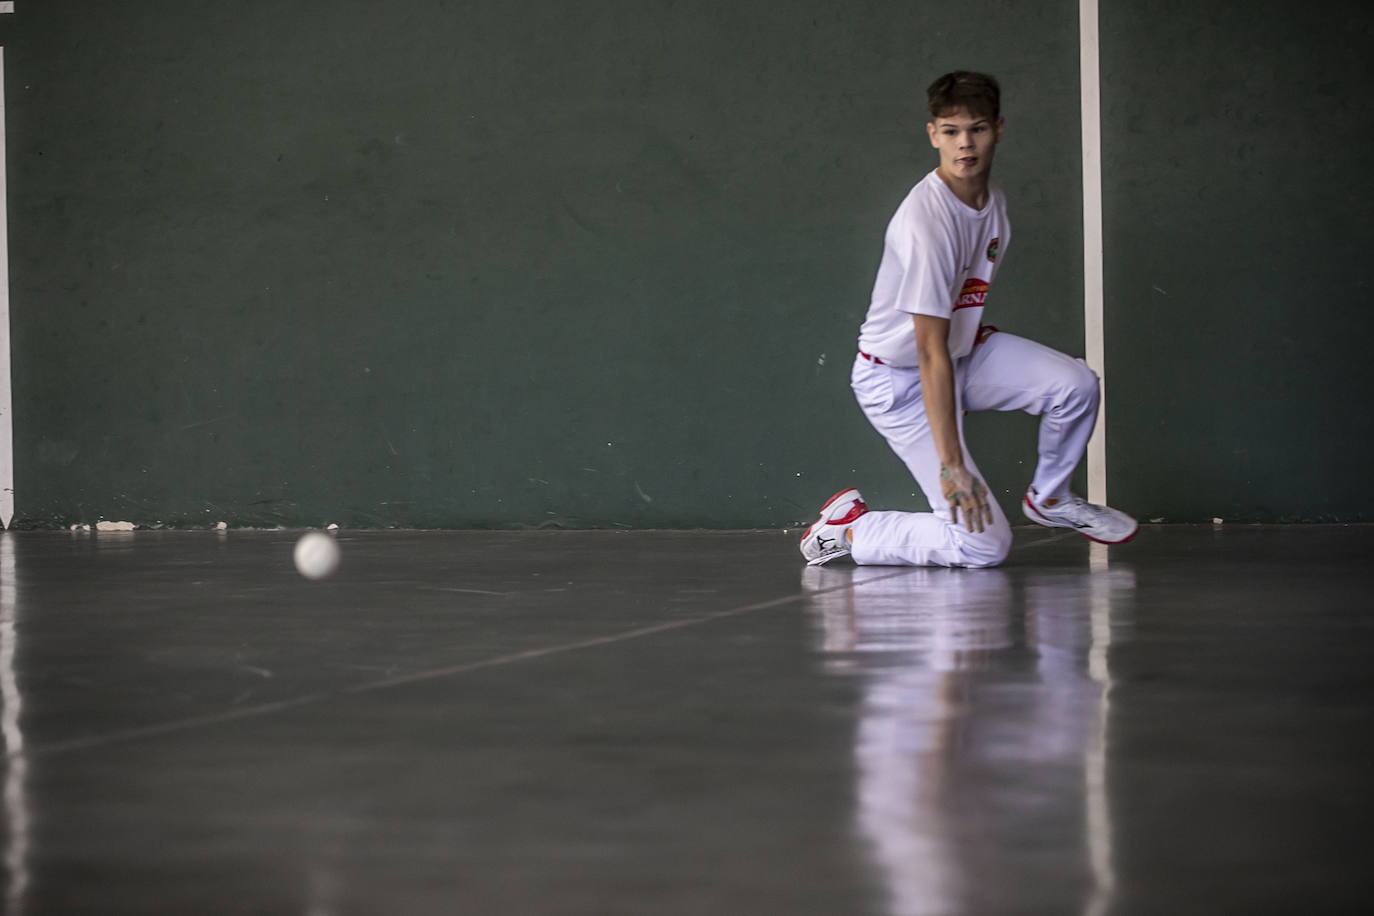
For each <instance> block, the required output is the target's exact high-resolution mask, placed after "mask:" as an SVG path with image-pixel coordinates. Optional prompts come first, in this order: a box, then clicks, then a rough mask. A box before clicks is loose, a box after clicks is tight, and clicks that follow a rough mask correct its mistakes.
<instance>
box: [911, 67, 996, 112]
mask: <svg viewBox="0 0 1374 916" xmlns="http://www.w3.org/2000/svg"><path fill="white" fill-rule="evenodd" d="M926 96H927V97H928V98H929V99H930V116H931V118H939V117H942V116H944V115H947V114H949V113H950V112H953V111H958V110H959V109H960V108H963V109H965V110H966V111H968V113H969V114H971V115H982V116H983V117H985V118H991V119H992V120H994V121H996V120H997V118H998V117H999V115H1000V114H1001V103H1002V88H1001V87H1000V86H998V85H997V80H995V79H993V78H992V77H990V76H988V75H987V74H986V73H970V72H969V71H967V70H955V71H954V72H953V73H946V74H945V75H944V76H942V77H940V78H939V79H937V80H936V81H935V82H933V83H931V84H930V88H929V89H927V90H926Z"/></svg>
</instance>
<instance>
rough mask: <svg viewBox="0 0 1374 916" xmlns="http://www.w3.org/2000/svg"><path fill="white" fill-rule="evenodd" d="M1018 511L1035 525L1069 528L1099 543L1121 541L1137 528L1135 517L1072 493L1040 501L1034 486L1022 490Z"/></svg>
mask: <svg viewBox="0 0 1374 916" xmlns="http://www.w3.org/2000/svg"><path fill="white" fill-rule="evenodd" d="M1021 511H1022V512H1024V513H1026V518H1028V519H1030V520H1031V521H1033V522H1035V523H1036V524H1037V525H1044V526H1045V527H1046V528H1072V529H1074V530H1075V531H1077V532H1078V533H1079V534H1081V535H1083V536H1084V537H1085V538H1088V539H1089V540H1091V541H1097V542H1098V543H1099V544H1124V543H1126V542H1127V541H1129V540H1130V539H1131V538H1133V537H1135V534H1136V532H1137V531H1138V530H1140V525H1139V524H1138V523H1137V522H1136V520H1135V519H1133V518H1131V517H1130V516H1129V515H1127V514H1126V513H1125V512H1119V511H1117V510H1116V509H1113V508H1112V507H1110V506H1099V505H1097V504H1096V503H1090V502H1088V501H1087V500H1086V499H1084V498H1083V497H1081V496H1075V495H1074V494H1072V493H1070V494H1069V495H1068V496H1067V497H1065V498H1064V499H1047V500H1045V501H1044V502H1040V501H1039V499H1038V494H1037V493H1036V492H1035V487H1031V488H1030V489H1029V490H1027V491H1026V498H1025V499H1023V500H1021Z"/></svg>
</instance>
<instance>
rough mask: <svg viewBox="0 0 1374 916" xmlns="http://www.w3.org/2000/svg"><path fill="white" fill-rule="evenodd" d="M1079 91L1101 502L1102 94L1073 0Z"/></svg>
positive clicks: (1093, 442) (1093, 43) (1093, 11)
mask: <svg viewBox="0 0 1374 916" xmlns="http://www.w3.org/2000/svg"><path fill="white" fill-rule="evenodd" d="M1078 33H1079V48H1080V54H1079V90H1080V95H1081V102H1082V121H1083V334H1084V337H1085V338H1086V341H1085V342H1086V344H1087V347H1086V354H1087V360H1088V365H1089V366H1091V367H1092V369H1093V371H1094V372H1096V373H1097V374H1098V376H1100V377H1101V379H1102V406H1101V407H1100V408H1099V410H1098V415H1097V428H1096V429H1095V430H1094V431H1093V436H1092V439H1090V440H1089V441H1088V501H1089V502H1094V503H1102V504H1104V505H1105V504H1106V502H1107V366H1106V345H1105V339H1104V338H1105V334H1104V330H1103V321H1102V302H1103V291H1102V287H1103V280H1102V89H1101V72H1100V68H1099V56H1098V30H1097V0H1079V2H1078Z"/></svg>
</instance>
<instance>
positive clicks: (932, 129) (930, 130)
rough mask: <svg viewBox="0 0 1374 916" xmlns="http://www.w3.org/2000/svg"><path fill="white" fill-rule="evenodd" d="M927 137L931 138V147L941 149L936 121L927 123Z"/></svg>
mask: <svg viewBox="0 0 1374 916" xmlns="http://www.w3.org/2000/svg"><path fill="white" fill-rule="evenodd" d="M926 136H928V137H930V145H931V146H933V147H934V148H935V149H939V148H940V144H938V143H936V142H935V122H934V121H927V122H926ZM998 136H999V137H1000V136H1001V135H1000V134H999V135H998Z"/></svg>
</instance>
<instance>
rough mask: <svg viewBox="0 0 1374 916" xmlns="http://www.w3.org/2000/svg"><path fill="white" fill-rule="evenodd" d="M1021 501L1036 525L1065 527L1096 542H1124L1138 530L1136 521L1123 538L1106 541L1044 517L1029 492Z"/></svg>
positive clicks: (1138, 524) (1027, 514)
mask: <svg viewBox="0 0 1374 916" xmlns="http://www.w3.org/2000/svg"><path fill="white" fill-rule="evenodd" d="M1021 502H1022V504H1023V505H1024V506H1025V508H1026V517H1027V518H1029V519H1030V520H1031V521H1033V522H1035V523H1036V524H1037V525H1040V526H1041V527H1043V528H1067V529H1068V530H1070V531H1072V532H1074V533H1075V534H1080V535H1082V536H1083V537H1085V538H1087V539H1088V540H1090V541H1093V542H1095V543H1098V544H1108V545H1111V544H1125V543H1126V542H1127V541H1130V540H1131V539H1132V538H1134V537H1135V536H1136V535H1137V534H1138V533H1139V532H1140V523H1139V522H1137V523H1136V526H1135V527H1134V528H1132V529H1131V533H1130V534H1128V535H1126V536H1125V537H1124V538H1119V539H1117V540H1115V541H1108V540H1105V539H1103V538H1095V537H1093V536H1092V535H1091V534H1088V533H1087V532H1086V531H1084V530H1083V529H1082V528H1075V527H1073V526H1072V525H1064V524H1060V523H1059V522H1056V521H1053V520H1051V519H1049V518H1046V517H1045V516H1044V515H1042V514H1040V510H1039V509H1037V508H1035V504H1034V503H1033V502H1031V501H1030V494H1027V495H1025V496H1023V497H1021ZM1122 514H1123V515H1124V514H1125V513H1122Z"/></svg>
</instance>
